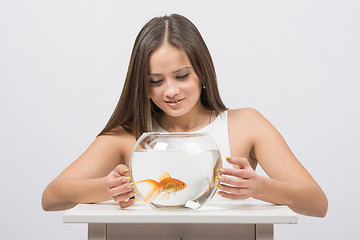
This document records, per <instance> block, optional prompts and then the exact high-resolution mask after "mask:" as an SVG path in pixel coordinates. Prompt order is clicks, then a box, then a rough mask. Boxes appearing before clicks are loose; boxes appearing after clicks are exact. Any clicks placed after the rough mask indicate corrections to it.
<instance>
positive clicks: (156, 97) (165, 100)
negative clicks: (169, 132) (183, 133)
mask: <svg viewBox="0 0 360 240" xmlns="http://www.w3.org/2000/svg"><path fill="white" fill-rule="evenodd" d="M149 61H150V74H149V78H148V79H149V80H148V81H149V91H150V92H149V95H150V98H151V99H152V101H153V102H154V103H155V104H156V105H157V106H158V107H159V108H160V109H161V110H163V111H164V113H166V114H168V115H170V116H173V117H177V116H182V115H184V114H187V113H190V112H192V111H196V110H197V109H198V108H200V107H201V106H202V105H201V101H200V94H201V84H200V81H199V78H198V76H197V75H196V74H195V71H194V69H193V67H192V65H191V63H190V62H189V59H188V58H187V55H186V53H185V51H183V50H182V49H178V48H176V47H173V46H171V45H169V44H166V43H165V44H163V45H162V46H161V47H160V48H158V49H157V50H155V51H154V52H153V53H152V54H151V56H150V60H149Z"/></svg>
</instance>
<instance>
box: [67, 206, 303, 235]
mask: <svg viewBox="0 0 360 240" xmlns="http://www.w3.org/2000/svg"><path fill="white" fill-rule="evenodd" d="M297 221H298V216H297V215H296V214H295V213H294V212H292V211H291V210H290V209H289V208H288V207H287V206H280V205H273V204H268V203H264V202H260V201H249V200H247V201H211V202H209V203H207V204H206V205H205V206H204V207H202V208H200V209H197V210H191V209H185V210H183V209H182V210H154V209H151V208H148V207H147V206H145V205H144V204H143V203H141V202H137V203H135V204H134V205H133V206H132V207H130V208H127V209H120V207H119V205H118V204H117V203H115V202H105V203H96V204H79V205H77V206H76V207H74V208H73V209H71V210H69V211H68V212H67V213H65V215H64V223H87V224H88V239H89V240H100V239H101V240H105V239H107V240H113V239H125V240H133V239H134V240H135V239H136V240H138V239H154V240H155V239H156V240H163V239H164V240H165V239H166V240H170V239H174V240H180V239H184V240H193V239H196V240H202V239H204V240H205V239H206V240H212V239H224V240H225V239H229V240H232V239H237V240H241V239H256V240H260V239H261V240H265V239H266V240H267V239H273V238H274V237H273V236H274V234H273V232H274V224H294V223H297Z"/></svg>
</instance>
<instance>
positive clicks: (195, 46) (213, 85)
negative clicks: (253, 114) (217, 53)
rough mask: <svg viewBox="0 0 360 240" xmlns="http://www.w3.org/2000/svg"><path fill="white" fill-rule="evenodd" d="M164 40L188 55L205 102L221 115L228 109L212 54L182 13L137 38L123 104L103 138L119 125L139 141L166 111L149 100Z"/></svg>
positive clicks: (158, 22) (160, 19)
mask: <svg viewBox="0 0 360 240" xmlns="http://www.w3.org/2000/svg"><path fill="white" fill-rule="evenodd" d="M164 41H166V42H167V43H169V44H171V45H173V46H175V47H177V48H179V49H183V50H184V51H185V52H186V54H187V56H188V58H189V61H190V63H191V64H192V66H193V68H194V71H195V73H196V75H197V76H198V78H199V80H200V82H201V83H202V84H203V86H205V88H202V92H201V96H200V98H201V103H202V104H203V105H204V106H205V107H207V108H209V109H210V110H213V111H215V112H217V113H219V112H222V111H224V110H226V109H227V108H226V107H225V105H224V103H223V102H222V100H221V98H220V94H219V90H218V86H217V80H216V74H215V68H214V64H213V61H212V58H211V55H210V52H209V50H208V48H207V46H206V44H205V42H204V40H203V38H202V36H201V34H200V32H199V31H198V29H197V28H196V27H195V25H194V24H193V23H192V22H191V21H190V20H188V19H187V18H185V17H183V16H181V15H178V14H172V15H170V16H164V17H155V18H153V19H151V20H150V21H149V22H148V23H147V24H145V26H144V27H143V28H142V29H141V31H140V32H139V34H138V36H137V37H136V39H135V43H134V47H133V50H132V54H131V58H130V63H129V68H128V72H127V75H126V79H125V83H124V87H123V90H122V93H121V96H120V99H119V102H118V104H117V106H116V108H115V110H114V112H113V114H112V116H111V117H110V119H109V121H108V123H107V124H106V126H105V128H104V129H103V130H102V131H101V132H100V134H99V135H102V134H106V133H109V132H111V130H113V129H114V128H116V127H118V126H122V127H123V128H124V129H126V130H127V131H129V132H131V133H132V134H134V135H135V136H136V138H139V137H140V136H141V134H142V133H144V132H149V131H151V130H152V117H153V116H155V115H156V114H158V113H160V112H162V110H161V109H160V108H158V107H157V106H156V105H155V104H154V103H153V102H152V101H151V99H149V97H148V90H147V85H148V84H147V80H148V74H149V72H150V69H149V58H150V55H151V53H152V52H154V51H155V50H156V49H158V48H159V47H160V46H161V45H162V44H163V43H164Z"/></svg>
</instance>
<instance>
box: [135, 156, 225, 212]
mask: <svg viewBox="0 0 360 240" xmlns="http://www.w3.org/2000/svg"><path fill="white" fill-rule="evenodd" d="M220 167H221V157H220V154H219V151H218V150H203V151H192V152H187V151H157V150H151V151H149V150H146V151H142V150H140V151H134V152H133V155H132V162H131V177H132V180H133V181H134V182H135V190H136V192H137V193H136V195H137V197H138V199H140V200H142V201H144V202H145V203H146V204H147V205H149V206H151V207H153V208H163V209H177V208H191V209H196V208H199V207H201V206H202V205H204V203H205V202H206V201H207V200H209V199H211V198H212V196H213V195H214V193H215V192H216V188H215V185H216V184H217V183H218V181H217V180H216V179H215V177H216V176H218V175H219V174H218V173H217V172H216V169H218V168H220Z"/></svg>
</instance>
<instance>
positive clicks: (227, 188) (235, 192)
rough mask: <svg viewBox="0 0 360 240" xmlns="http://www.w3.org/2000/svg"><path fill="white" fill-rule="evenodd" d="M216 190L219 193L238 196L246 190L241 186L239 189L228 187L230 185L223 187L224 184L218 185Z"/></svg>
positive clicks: (245, 187)
mask: <svg viewBox="0 0 360 240" xmlns="http://www.w3.org/2000/svg"><path fill="white" fill-rule="evenodd" d="M217 188H218V189H219V190H221V191H225V192H228V193H234V194H240V193H242V191H243V190H244V189H248V188H247V186H246V185H244V186H241V187H235V186H230V185H225V184H219V185H218V186H217Z"/></svg>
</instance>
